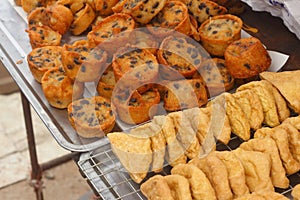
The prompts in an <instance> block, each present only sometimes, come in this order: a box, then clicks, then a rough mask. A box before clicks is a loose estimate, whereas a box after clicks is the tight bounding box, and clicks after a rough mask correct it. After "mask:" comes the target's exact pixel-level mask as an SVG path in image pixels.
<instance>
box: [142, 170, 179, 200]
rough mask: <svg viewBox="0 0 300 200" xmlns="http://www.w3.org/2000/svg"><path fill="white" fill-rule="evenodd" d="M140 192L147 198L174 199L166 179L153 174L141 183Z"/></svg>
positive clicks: (151, 199)
mask: <svg viewBox="0 0 300 200" xmlns="http://www.w3.org/2000/svg"><path fill="white" fill-rule="evenodd" d="M141 191H142V193H143V194H144V195H145V196H146V197H147V199H149V200H174V198H173V197H172V194H171V190H170V188H169V186H168V183H167V181H166V179H164V177H163V176H162V175H155V176H153V177H151V178H149V179H148V180H147V181H145V182H144V183H143V184H142V185H141Z"/></svg>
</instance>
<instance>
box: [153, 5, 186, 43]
mask: <svg viewBox="0 0 300 200" xmlns="http://www.w3.org/2000/svg"><path fill="white" fill-rule="evenodd" d="M147 26H148V27H149V31H150V32H151V33H152V34H153V35H156V36H157V37H160V38H164V37H166V36H167V35H170V34H171V32H172V31H178V32H180V33H183V34H186V35H190V33H191V23H190V17H189V13H188V9H187V7H186V5H185V4H184V3H182V2H180V1H168V2H167V3H166V4H165V6H164V8H163V9H162V10H161V11H160V12H159V13H158V14H157V15H156V16H155V17H154V18H153V19H152V20H151V22H149V24H147ZM158 27H159V28H161V29H159V28H158Z"/></svg>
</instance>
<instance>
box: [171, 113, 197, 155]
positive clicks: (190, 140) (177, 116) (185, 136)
mask: <svg viewBox="0 0 300 200" xmlns="http://www.w3.org/2000/svg"><path fill="white" fill-rule="evenodd" d="M167 117H170V118H171V119H172V121H173V124H174V126H175V130H176V132H177V138H178V139H179V141H180V143H181V145H182V146H183V148H184V149H185V154H186V156H187V157H188V158H190V159H192V158H195V157H198V156H199V155H201V154H202V149H201V147H200V144H199V141H198V139H197V137H196V132H195V131H194V130H193V128H192V125H191V123H190V121H189V120H188V118H187V117H186V116H185V115H184V114H183V112H182V111H177V112H172V113H169V114H168V116H167Z"/></svg>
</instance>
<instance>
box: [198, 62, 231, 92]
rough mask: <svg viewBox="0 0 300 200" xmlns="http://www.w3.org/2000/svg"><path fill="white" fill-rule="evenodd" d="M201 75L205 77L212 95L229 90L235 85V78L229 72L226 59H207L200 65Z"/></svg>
mask: <svg viewBox="0 0 300 200" xmlns="http://www.w3.org/2000/svg"><path fill="white" fill-rule="evenodd" d="M199 75H200V76H201V77H202V78H203V80H204V83H205V85H206V87H207V89H208V93H209V96H210V97H213V96H216V95H218V94H220V93H221V92H226V91H229V90H230V89H232V88H233V86H234V78H233V77H232V76H231V74H230V73H229V71H228V69H227V67H226V65H225V60H224V59H220V58H213V59H208V60H205V61H204V62H203V63H202V64H201V66H200V70H199Z"/></svg>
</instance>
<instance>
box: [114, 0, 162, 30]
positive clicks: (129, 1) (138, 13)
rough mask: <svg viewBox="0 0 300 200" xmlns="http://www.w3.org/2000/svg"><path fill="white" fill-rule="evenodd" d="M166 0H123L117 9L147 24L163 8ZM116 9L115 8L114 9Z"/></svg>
mask: <svg viewBox="0 0 300 200" xmlns="http://www.w3.org/2000/svg"><path fill="white" fill-rule="evenodd" d="M166 2H167V0H160V1H159V0H144V1H136V0H124V3H123V4H119V6H120V8H118V11H120V12H122V13H126V14H129V15H131V16H132V17H133V18H134V20H135V21H136V22H138V23H140V24H147V23H149V22H150V21H151V19H153V18H154V17H155V16H156V15H157V13H159V11H161V10H162V9H163V7H164V6H165V4H166ZM115 10H116V9H115Z"/></svg>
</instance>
